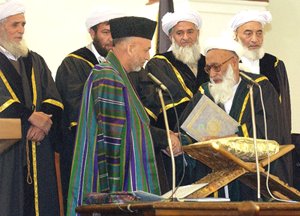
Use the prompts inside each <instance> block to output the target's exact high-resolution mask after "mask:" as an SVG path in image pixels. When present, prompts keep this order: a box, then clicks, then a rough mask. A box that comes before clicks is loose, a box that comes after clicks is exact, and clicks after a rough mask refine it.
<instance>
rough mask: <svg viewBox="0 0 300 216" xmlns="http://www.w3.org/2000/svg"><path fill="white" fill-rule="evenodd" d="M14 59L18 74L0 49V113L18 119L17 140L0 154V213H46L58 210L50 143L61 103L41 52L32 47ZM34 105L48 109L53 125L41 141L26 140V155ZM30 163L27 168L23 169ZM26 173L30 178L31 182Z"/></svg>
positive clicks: (53, 212) (54, 213)
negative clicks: (19, 137)
mask: <svg viewBox="0 0 300 216" xmlns="http://www.w3.org/2000/svg"><path fill="white" fill-rule="evenodd" d="M18 62H20V65H21V75H19V73H18V72H17V70H16V69H15V68H14V66H13V65H12V63H11V62H10V61H9V60H8V59H7V57H6V56H5V55H3V54H2V53H0V88H1V95H0V117H1V118H20V119H21V124H22V139H21V141H19V142H17V143H16V144H14V145H13V146H12V147H10V148H9V149H7V150H6V151H5V152H3V153H2V154H1V155H0V203H1V204H0V206H1V209H0V212H1V213H0V214H1V215H2V216H9V215H11V216H15V215H19V216H21V215H24V216H30V215H36V214H35V213H34V212H38V213H39V215H45V216H46V215H49V216H53V215H59V206H58V195H57V183H56V175H55V166H54V165H55V164H54V147H55V145H59V144H60V143H58V141H57V140H56V139H55V137H56V136H57V133H58V132H57V126H58V124H59V119H60V118H61V117H60V116H61V111H62V109H63V105H62V103H61V99H60V96H59V94H58V92H57V89H56V87H55V84H54V81H53V79H52V77H51V72H50V70H49V69H48V67H47V65H46V63H45V61H44V59H43V58H42V57H41V56H39V55H38V54H37V53H35V52H32V51H31V52H29V55H28V57H26V58H21V59H19V60H18ZM33 110H36V111H42V112H45V113H47V114H52V115H53V116H52V118H51V119H52V121H53V125H52V127H51V130H50V132H49V134H48V135H47V136H45V138H44V139H43V140H42V141H41V142H39V143H35V142H30V141H29V142H28V147H29V151H28V154H29V157H26V134H27V131H28V129H29V126H30V123H29V122H28V118H29V117H30V115H31V114H32V112H33ZM27 160H29V162H28V161H27ZM29 163H30V172H28V170H27V165H28V164H29ZM28 173H29V174H30V176H31V178H32V180H33V183H32V184H30V185H29V184H28V183H27V177H28V176H27V174H28ZM33 190H35V192H33ZM34 204H35V206H34ZM34 208H35V209H34ZM24 210H25V211H24ZM24 212H25V213H24Z"/></svg>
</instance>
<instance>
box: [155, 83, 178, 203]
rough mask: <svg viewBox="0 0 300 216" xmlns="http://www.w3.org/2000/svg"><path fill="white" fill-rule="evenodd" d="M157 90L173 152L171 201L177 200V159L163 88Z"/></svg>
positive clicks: (169, 144)
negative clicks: (175, 157) (173, 147)
mask: <svg viewBox="0 0 300 216" xmlns="http://www.w3.org/2000/svg"><path fill="white" fill-rule="evenodd" d="M156 91H157V92H158V96H159V100H160V103H161V106H162V112H163V116H164V122H165V127H166V133H167V139H168V146H169V149H170V153H171V162H172V195H171V197H170V198H171V201H176V200H177V198H176V197H174V195H175V187H176V183H175V182H176V170H175V159H174V153H173V149H172V143H171V137H170V128H169V122H168V117H167V112H166V106H165V102H164V98H163V94H162V90H161V88H156Z"/></svg>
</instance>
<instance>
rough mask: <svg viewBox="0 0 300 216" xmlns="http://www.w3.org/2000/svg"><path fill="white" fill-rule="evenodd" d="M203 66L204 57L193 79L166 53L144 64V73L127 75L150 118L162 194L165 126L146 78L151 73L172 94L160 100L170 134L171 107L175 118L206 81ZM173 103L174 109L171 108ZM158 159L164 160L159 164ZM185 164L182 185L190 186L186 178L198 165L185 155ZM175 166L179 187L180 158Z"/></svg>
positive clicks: (165, 164) (165, 163)
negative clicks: (164, 108)
mask: <svg viewBox="0 0 300 216" xmlns="http://www.w3.org/2000/svg"><path fill="white" fill-rule="evenodd" d="M204 66H205V57H204V56H203V55H201V58H200V59H199V61H198V73H197V77H195V75H194V73H193V72H192V71H191V69H190V68H189V67H188V66H187V65H186V64H184V63H182V62H181V61H178V60H177V59H176V58H175V57H174V55H173V53H172V52H167V53H163V54H159V55H156V56H155V57H153V58H152V59H151V60H150V61H149V62H148V63H147V65H146V67H145V70H144V69H143V70H141V71H139V72H131V73H129V77H130V79H131V81H132V83H133V85H134V87H135V89H136V91H137V93H138V95H139V97H140V99H141V101H142V103H143V105H144V106H145V109H146V111H147V113H148V115H149V116H150V119H151V125H152V126H154V127H151V133H152V137H153V140H154V146H155V150H156V159H157V163H158V169H159V175H160V183H161V190H162V192H166V190H168V189H170V187H169V186H168V185H162V183H165V182H166V177H164V176H163V175H164V172H166V173H167V174H166V176H167V180H168V184H169V185H171V182H172V178H171V163H170V158H169V157H168V156H166V155H165V154H161V149H165V148H166V147H167V146H168V142H167V139H166V133H165V123H164V118H163V114H162V109H161V103H160V100H159V98H158V94H157V91H156V85H155V84H154V83H153V81H151V80H150V79H149V78H148V76H147V74H148V73H149V72H150V73H152V74H153V75H154V76H155V77H157V78H158V79H159V80H160V81H161V82H162V83H163V84H164V85H166V87H167V88H168V89H169V91H170V93H171V94H172V97H173V99H172V98H171V96H169V94H167V93H165V92H164V93H163V97H164V101H165V104H166V108H167V116H168V122H169V127H170V129H171V130H173V129H174V127H175V126H176V124H177V118H176V115H175V111H174V106H175V107H176V110H177V114H178V117H179V116H180V115H181V112H182V111H183V110H184V108H185V106H186V105H187V104H188V102H189V100H190V99H191V98H192V97H193V95H194V94H195V93H196V92H197V91H198V89H199V87H200V85H201V84H202V83H204V82H207V81H208V80H209V77H208V74H207V73H205V71H204ZM173 100H174V104H175V105H174V104H173ZM159 129H163V130H159ZM162 158H163V159H164V160H162ZM186 160H187V162H188V163H190V166H189V167H188V168H187V169H186V170H185V173H186V174H185V176H184V179H183V181H182V185H185V184H190V183H192V182H191V181H190V180H191V178H190V176H191V175H195V173H196V174H197V173H198V172H197V170H195V169H194V168H198V167H199V166H196V164H197V163H198V162H197V161H194V160H191V159H190V157H189V156H187V155H186ZM176 164H177V165H176V168H177V169H176V175H177V178H176V179H177V183H179V182H180V179H181V177H182V172H183V163H182V157H177V158H176ZM197 176H198V175H197ZM200 177H202V176H198V178H200Z"/></svg>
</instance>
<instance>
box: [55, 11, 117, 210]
mask: <svg viewBox="0 0 300 216" xmlns="http://www.w3.org/2000/svg"><path fill="white" fill-rule="evenodd" d="M119 16H121V14H120V13H117V12H114V11H113V10H112V9H110V8H106V7H103V5H101V7H96V8H94V9H93V10H92V11H91V12H90V14H89V15H88V17H87V19H86V23H85V24H86V28H87V30H88V32H89V33H90V36H91V38H92V40H93V41H92V42H91V43H89V44H88V45H87V46H86V47H82V48H80V49H78V50H76V51H74V52H72V53H70V54H69V55H68V56H67V57H66V58H65V59H64V60H63V61H62V63H61V65H60V66H59V68H58V70H57V74H56V79H55V82H56V86H57V89H58V91H59V93H60V95H61V97H62V100H63V104H64V107H65V109H64V112H63V115H62V125H61V130H62V143H63V144H62V145H61V146H60V148H59V153H60V167H61V180H62V189H63V199H64V206H65V207H66V204H67V197H68V188H69V178H70V172H71V166H72V158H73V151H74V143H75V136H76V129H77V124H78V116H79V111H80V105H81V97H82V91H83V87H84V83H85V81H86V79H87V78H88V76H89V74H90V72H91V70H92V68H93V67H94V65H95V64H98V63H100V62H103V61H104V60H105V57H106V55H107V53H108V51H109V50H111V49H112V37H111V33H110V26H109V23H108V21H109V20H110V19H112V18H117V17H119Z"/></svg>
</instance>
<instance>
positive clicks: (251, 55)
mask: <svg viewBox="0 0 300 216" xmlns="http://www.w3.org/2000/svg"><path fill="white" fill-rule="evenodd" d="M244 49H245V50H244V57H246V58H247V59H251V60H259V59H261V58H262V57H264V55H265V51H264V48H262V47H261V48H259V49H256V50H249V49H248V48H247V47H244Z"/></svg>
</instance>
